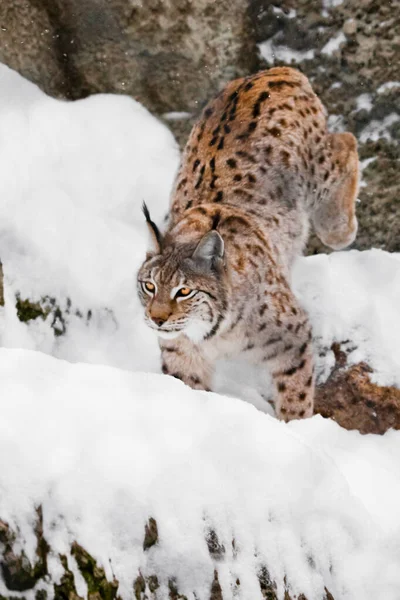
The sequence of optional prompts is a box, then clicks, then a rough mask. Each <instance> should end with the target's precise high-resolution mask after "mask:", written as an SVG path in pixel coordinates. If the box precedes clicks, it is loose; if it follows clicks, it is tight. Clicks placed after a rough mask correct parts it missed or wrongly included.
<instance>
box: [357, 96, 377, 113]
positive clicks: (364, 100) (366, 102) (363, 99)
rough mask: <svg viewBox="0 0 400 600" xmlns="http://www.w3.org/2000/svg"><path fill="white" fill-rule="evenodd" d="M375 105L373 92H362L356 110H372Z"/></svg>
mask: <svg viewBox="0 0 400 600" xmlns="http://www.w3.org/2000/svg"><path fill="white" fill-rule="evenodd" d="M373 107H374V105H373V102H372V94H360V96H358V97H357V98H356V110H355V112H358V111H359V110H366V111H368V112H370V111H371V110H372V109H373Z"/></svg>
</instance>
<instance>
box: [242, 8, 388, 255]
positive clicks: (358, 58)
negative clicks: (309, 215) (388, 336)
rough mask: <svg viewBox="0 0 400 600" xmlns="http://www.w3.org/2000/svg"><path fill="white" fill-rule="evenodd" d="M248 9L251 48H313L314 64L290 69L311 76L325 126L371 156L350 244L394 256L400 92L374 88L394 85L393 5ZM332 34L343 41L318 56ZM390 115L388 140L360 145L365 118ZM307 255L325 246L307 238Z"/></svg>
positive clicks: (309, 62)
mask: <svg viewBox="0 0 400 600" xmlns="http://www.w3.org/2000/svg"><path fill="white" fill-rule="evenodd" d="M250 4H251V15H252V19H253V23H254V25H255V35H256V41H257V42H258V43H260V42H263V41H265V40H267V39H271V38H273V43H274V44H275V45H276V46H278V47H280V46H286V47H288V48H290V49H292V50H297V51H307V50H314V59H312V60H303V61H302V62H301V63H300V64H298V65H297V67H298V68H300V69H301V70H302V71H303V72H304V73H305V74H306V75H307V76H308V77H309V78H310V79H311V81H312V84H313V87H314V89H315V91H316V92H317V93H318V94H319V96H320V97H321V100H322V101H323V103H324V105H325V106H326V108H327V110H328V113H329V114H330V115H332V116H333V117H331V119H330V125H331V126H333V127H336V129H337V130H346V131H351V132H352V133H354V134H355V136H356V137H357V138H358V140H359V152H360V158H361V160H364V159H367V158H374V161H373V162H371V163H370V164H369V165H368V166H367V167H366V168H365V170H364V171H363V180H364V182H365V184H366V185H365V187H361V189H360V193H359V199H360V203H359V204H358V206H357V214H358V218H359V232H358V236H357V239H356V241H355V243H354V244H353V247H354V248H358V249H366V248H371V247H376V248H383V249H385V250H388V251H400V170H399V162H400V149H399V140H400V88H399V87H392V88H388V89H386V90H385V89H383V90H382V88H381V86H382V85H383V84H385V83H387V82H400V0H393V1H391V2H387V1H383V2H382V1H379V0H361V1H359V0H348V1H347V2H343V3H341V4H338V6H334V7H331V8H328V9H325V10H323V6H322V3H320V2H315V0H302V1H301V2H299V1H296V0H276V1H275V0H274V2H270V1H269V0H251V2H250ZM326 4H327V3H326ZM339 34H343V35H344V37H345V39H344V41H343V42H342V43H341V44H340V45H339V47H338V48H337V49H336V50H335V51H333V52H332V54H326V53H324V52H323V49H324V47H326V44H327V43H328V42H329V41H330V40H331V39H332V38H336V36H338V35H339ZM280 64H284V63H283V62H282V61H279V60H275V62H274V65H280ZM286 64H287V63H286ZM262 65H263V66H265V67H269V66H272V63H269V62H267V61H263V62H262ZM378 90H379V91H378ZM360 96H363V98H360ZM367 99H368V100H369V102H370V106H371V108H370V109H369V108H368V103H367V104H366V100H367ZM362 100H364V102H362ZM363 106H364V108H363ZM334 115H336V119H335V118H334ZM390 115H395V116H396V117H395V118H398V119H399V120H398V121H397V122H396V121H394V120H393V123H392V124H391V125H388V127H387V128H386V130H387V134H389V135H390V136H391V138H392V139H391V140H390V141H389V140H386V139H383V138H380V139H379V140H377V141H363V140H364V139H365V131H366V128H367V127H368V126H369V125H370V124H371V122H372V121H382V120H384V119H385V118H388V117H389V116H390ZM308 251H309V253H315V252H320V251H323V252H329V249H327V248H326V247H324V246H323V245H322V243H321V242H320V241H319V240H317V238H316V237H315V236H314V237H312V239H311V240H310V244H309V248H308Z"/></svg>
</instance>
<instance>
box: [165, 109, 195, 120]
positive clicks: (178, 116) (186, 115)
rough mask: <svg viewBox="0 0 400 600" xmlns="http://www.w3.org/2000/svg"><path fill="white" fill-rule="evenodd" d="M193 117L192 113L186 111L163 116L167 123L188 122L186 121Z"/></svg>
mask: <svg viewBox="0 0 400 600" xmlns="http://www.w3.org/2000/svg"><path fill="white" fill-rule="evenodd" d="M192 116H193V115H192V114H191V113H189V112H185V111H172V112H168V113H164V114H163V117H164V119H166V120H167V121H186V119H190V118H191V117H192Z"/></svg>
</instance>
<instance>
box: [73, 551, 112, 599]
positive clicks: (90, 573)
mask: <svg viewBox="0 0 400 600" xmlns="http://www.w3.org/2000/svg"><path fill="white" fill-rule="evenodd" d="M71 554H72V556H73V557H74V558H75V560H76V562H77V564H78V568H79V571H80V572H81V574H82V577H83V578H84V580H85V581H86V585H87V587H88V599H89V600H91V599H92V600H94V599H96V600H100V599H101V600H114V599H115V598H116V597H117V591H118V586H119V583H118V581H117V580H116V579H113V581H111V582H110V581H108V580H107V577H106V575H105V572H104V569H103V568H102V567H99V566H98V565H97V563H96V561H95V559H94V558H93V557H92V556H91V555H90V554H89V553H88V552H86V550H85V549H84V548H82V546H80V545H79V544H77V543H76V542H74V543H73V544H72V547H71Z"/></svg>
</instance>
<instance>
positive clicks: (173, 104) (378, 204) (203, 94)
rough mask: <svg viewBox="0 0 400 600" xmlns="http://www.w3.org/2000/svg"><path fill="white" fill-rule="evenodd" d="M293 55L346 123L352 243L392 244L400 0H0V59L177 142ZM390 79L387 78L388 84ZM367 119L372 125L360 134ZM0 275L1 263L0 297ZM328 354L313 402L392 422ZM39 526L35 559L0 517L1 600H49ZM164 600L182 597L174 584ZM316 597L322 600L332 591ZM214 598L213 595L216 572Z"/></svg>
mask: <svg viewBox="0 0 400 600" xmlns="http://www.w3.org/2000/svg"><path fill="white" fill-rule="evenodd" d="M332 40H333V41H334V43H333V46H332V42H331V46H329V43H330V41H332ZM265 42H267V44H265ZM327 44H328V46H327ZM260 48H261V51H260ZM287 49H290V52H289V54H288V53H287ZM331 49H332V50H331ZM285 52H286V54H285ZM292 58H296V62H295V64H296V66H297V67H298V68H299V69H301V70H302V71H303V72H304V73H306V75H307V76H309V77H310V78H311V80H312V83H313V86H314V89H315V91H316V92H317V93H318V94H319V95H320V97H321V99H322V101H323V102H324V104H325V106H326V107H327V109H328V113H329V115H330V120H329V123H330V126H331V127H332V128H336V129H337V130H342V129H344V130H348V131H352V132H353V133H354V134H355V135H356V136H357V138H358V140H359V152H360V158H361V161H362V167H363V172H362V175H363V187H361V189H360V194H359V198H360V203H359V205H358V207H357V213H358V218H359V224H360V228H359V235H358V237H357V240H356V242H355V243H354V245H353V247H355V248H358V249H367V248H370V247H377V248H382V249H385V250H388V251H392V252H396V251H397V252H398V251H400V174H399V161H400V145H399V140H400V86H396V85H395V84H393V82H394V83H396V82H398V83H400V0H343V2H340V0H322V1H320V0H274V1H273V2H271V1H269V0H248V1H246V0H218V1H214V0H1V2H0V61H1V62H3V63H5V64H7V65H9V66H10V67H11V68H13V69H15V70H17V71H19V72H20V73H21V74H22V75H23V76H24V77H26V78H28V79H30V80H31V81H33V82H34V83H36V84H38V85H39V86H40V87H41V88H42V89H43V90H44V91H45V92H46V93H47V94H49V95H52V96H54V97H57V98H64V99H68V100H75V99H79V98H84V97H86V96H88V95H90V94H96V93H103V92H107V93H119V94H127V95H130V96H132V97H134V98H135V99H137V100H139V101H140V102H141V103H143V104H144V105H145V106H146V107H147V108H148V109H149V110H150V111H151V112H152V113H153V114H156V115H157V116H158V117H159V118H161V119H163V120H164V121H165V122H166V123H167V124H168V125H169V126H170V127H171V129H172V130H173V132H174V133H175V135H176V137H177V139H178V140H179V143H180V144H181V146H183V145H184V143H185V140H186V137H187V135H188V133H189V131H190V128H191V126H192V124H193V122H194V121H195V119H196V117H197V115H198V114H199V112H200V110H201V109H202V107H203V106H204V105H205V103H206V102H207V100H208V99H209V98H210V97H211V96H212V95H213V94H215V93H216V92H217V91H218V90H219V89H220V88H221V87H222V86H223V85H224V84H225V83H226V82H227V81H229V80H230V79H232V78H234V77H238V76H242V75H247V74H250V73H253V72H255V71H257V70H258V69H262V68H268V67H270V66H273V65H280V64H288V63H290V60H291V59H292ZM388 82H392V85H384V84H387V83H388ZM376 122H378V123H380V124H381V125H380V126H379V127H378V128H377V123H376ZM372 129H374V131H375V132H376V131H378V134H376V135H375V136H373V137H375V139H368V137H371V136H369V134H368V132H369V131H370V130H371V131H372ZM367 159H370V160H367ZM364 184H365V185H364ZM319 251H324V252H326V251H327V249H326V248H324V247H322V245H321V243H320V242H319V241H318V240H316V239H315V238H312V239H311V241H310V244H309V252H310V253H314V252H319ZM1 275H2V273H1V265H0V305H2V304H3V303H4V299H3V290H2V285H1V280H2V276H1ZM18 314H19V317H20V319H21V320H24V321H28V320H30V319H35V318H46V316H47V314H44V313H43V311H42V310H41V308H40V306H38V305H36V304H35V305H34V304H31V303H29V301H28V300H26V301H25V300H24V301H23V302H20V305H19V312H18ZM57 334H59V333H57V332H55V335H57ZM334 351H335V356H336V367H335V369H334V370H333V372H332V374H331V376H330V377H329V379H328V381H327V382H326V383H325V384H323V385H322V386H321V387H320V388H319V390H318V392H317V398H316V410H317V412H320V413H321V414H322V415H324V416H327V417H331V418H334V419H335V420H337V421H338V422H339V423H340V424H341V425H342V426H344V427H347V428H349V429H354V428H355V429H359V430H360V431H361V432H362V433H370V432H374V433H383V432H384V431H386V430H387V429H388V428H390V427H395V428H400V390H396V389H394V388H378V387H377V386H376V385H374V384H373V383H371V379H370V376H369V368H368V366H367V365H364V364H360V365H356V366H353V367H352V368H350V369H347V368H346V355H345V353H344V352H343V351H342V350H341V348H340V345H337V346H335V348H334ZM36 533H37V539H38V550H37V556H38V560H37V563H36V564H35V565H31V564H30V563H29V561H28V560H27V558H26V556H24V554H23V552H22V554H21V553H18V552H17V551H14V545H15V544H16V543H17V541H18V532H14V531H11V530H10V528H9V527H8V525H7V524H6V523H3V522H1V521H0V548H2V550H1V552H0V566H1V572H2V577H3V580H4V581H5V583H6V586H7V589H8V590H9V595H8V596H7V597H9V598H11V597H13V593H18V594H19V597H21V592H22V593H24V592H26V591H28V590H32V589H33V588H35V590H36V597H37V599H38V600H44V599H45V598H46V594H47V592H46V589H45V588H47V589H48V586H47V584H46V586H44V587H43V589H42V587H41V585H40V582H41V581H46V576H47V555H48V552H49V551H50V549H49V548H48V546H47V543H46V541H45V539H44V538H43V531H42V515H41V512H40V509H38V525H37V531H36ZM155 543H157V526H156V523H155V522H154V523H151V522H150V523H149V526H148V528H147V529H146V531H145V532H144V542H143V544H144V549H145V550H146V551H151V550H150V549H151V546H152V545H154V544H155ZM207 543H208V547H209V551H210V553H211V554H212V555H213V556H214V557H215V559H216V564H217V561H218V560H219V558H220V555H221V553H223V548H221V547H220V545H219V542H218V537H217V534H216V533H215V532H214V533H213V535H211V536H210V540H208V541H207ZM16 545H17V544H16ZM71 554H72V555H73V556H74V557H75V559H76V561H77V565H78V567H79V570H80V571H81V573H82V575H83V577H84V579H85V581H86V582H87V585H88V589H89V596H90V597H91V598H92V599H96V600H99V599H104V600H112V599H113V598H118V597H119V596H118V582H117V581H111V582H109V581H107V579H106V578H105V575H104V571H103V569H102V568H101V567H100V566H98V565H96V562H95V561H94V559H93V558H92V557H91V556H90V555H88V554H87V552H86V551H85V550H84V549H83V548H81V547H80V546H79V544H77V543H74V545H73V547H72V549H71ZM62 560H63V561H64V562H63V566H64V570H65V573H64V575H63V577H62V578H61V582H60V584H59V585H54V595H55V597H56V598H57V599H58V600H79V595H78V594H77V592H76V588H75V584H74V576H73V573H72V571H71V570H70V568H69V566H68V562H67V559H66V558H65V557H64V558H63V559H62ZM259 580H260V589H261V590H262V593H263V596H264V598H267V599H269V600H273V599H274V598H276V593H275V587H274V584H273V582H271V581H270V579H269V575H268V571H267V570H266V569H265V570H261V571H260V574H259ZM133 585H134V596H135V597H136V598H138V600H144V599H145V598H148V599H149V598H156V597H157V587H158V582H157V576H156V575H155V574H151V573H148V574H141V573H138V574H137V577H136V579H135V580H134V584H133ZM237 585H238V586H240V582H239V581H238V582H237ZM1 598H3V597H2V596H1ZM170 598H171V599H173V600H175V599H178V598H181V599H183V598H184V596H182V595H181V594H180V593H179V590H178V589H177V588H176V585H175V583H174V582H173V581H171V583H170ZM300 598H302V600H306V599H305V598H304V596H300V597H299V599H298V600H300ZM326 598H327V599H330V600H332V596H331V595H330V593H329V591H328V590H327V591H326ZM289 599H290V595H289V592H288V593H287V596H286V600H289ZM210 600H222V594H221V588H220V586H219V583H218V573H217V570H216V571H215V578H214V583H213V586H212V589H211V590H210Z"/></svg>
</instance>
